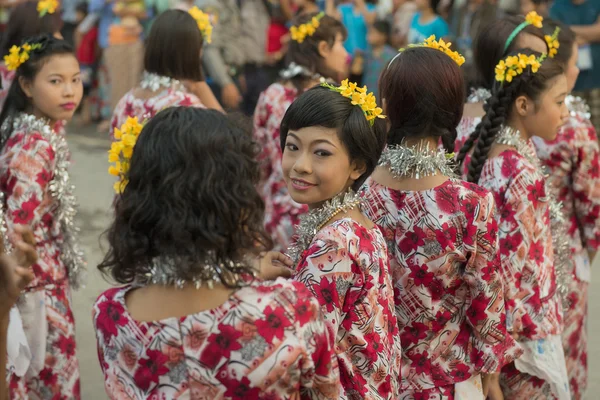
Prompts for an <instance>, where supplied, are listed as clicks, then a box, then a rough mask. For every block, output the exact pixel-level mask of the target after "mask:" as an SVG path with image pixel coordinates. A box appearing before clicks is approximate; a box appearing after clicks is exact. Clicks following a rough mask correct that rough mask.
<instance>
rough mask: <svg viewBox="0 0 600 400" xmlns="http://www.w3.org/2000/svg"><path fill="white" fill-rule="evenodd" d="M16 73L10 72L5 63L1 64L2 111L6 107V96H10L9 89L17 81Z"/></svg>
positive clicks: (0, 100)
mask: <svg viewBox="0 0 600 400" xmlns="http://www.w3.org/2000/svg"><path fill="white" fill-rule="evenodd" d="M15 75H16V71H9V70H8V69H7V68H6V64H5V63H4V61H2V62H0V80H1V81H2V89H0V111H1V110H2V107H4V102H5V101H6V96H7V95H8V89H10V85H11V84H12V81H13V80H14V79H15Z"/></svg>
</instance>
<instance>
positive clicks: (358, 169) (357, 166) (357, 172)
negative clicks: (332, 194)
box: [350, 161, 367, 181]
mask: <svg viewBox="0 0 600 400" xmlns="http://www.w3.org/2000/svg"><path fill="white" fill-rule="evenodd" d="M366 171H367V166H366V165H365V163H364V162H362V161H360V162H357V161H353V162H352V164H350V179H352V180H353V181H355V180H357V179H358V178H360V177H361V176H362V174H364V173H365V172H366Z"/></svg>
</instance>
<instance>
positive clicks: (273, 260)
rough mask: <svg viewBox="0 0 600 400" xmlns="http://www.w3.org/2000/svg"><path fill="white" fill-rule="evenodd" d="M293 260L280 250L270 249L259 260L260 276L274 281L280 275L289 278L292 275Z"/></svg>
mask: <svg viewBox="0 0 600 400" xmlns="http://www.w3.org/2000/svg"><path fill="white" fill-rule="evenodd" d="M292 266H293V262H292V260H291V259H290V258H289V257H288V256H286V255H285V254H283V253H280V252H278V251H269V252H267V253H266V254H264V255H263V256H262V257H261V258H260V260H259V268H260V277H261V278H262V279H264V280H267V281H272V280H274V279H277V278H279V277H284V278H289V277H291V276H292V270H291V267H292Z"/></svg>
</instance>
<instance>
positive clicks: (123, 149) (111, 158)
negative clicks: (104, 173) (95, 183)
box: [108, 117, 144, 194]
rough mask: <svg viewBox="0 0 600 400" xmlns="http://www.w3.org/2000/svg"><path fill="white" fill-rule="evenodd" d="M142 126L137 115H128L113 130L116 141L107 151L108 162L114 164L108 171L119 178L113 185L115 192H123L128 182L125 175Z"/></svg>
mask: <svg viewBox="0 0 600 400" xmlns="http://www.w3.org/2000/svg"><path fill="white" fill-rule="evenodd" d="M143 127H144V125H143V124H141V123H139V122H138V119H137V117H134V118H131V117H129V118H127V121H125V123H124V124H123V125H121V128H120V129H119V128H115V130H114V136H115V139H117V141H116V142H113V144H112V145H111V146H110V150H109V151H108V162H109V163H114V165H111V166H110V167H109V168H108V173H109V174H111V175H114V176H118V177H119V178H120V180H119V181H118V182H115V185H114V186H113V187H114V189H115V192H116V193H117V194H120V193H123V191H124V190H125V187H127V184H128V183H129V180H128V179H127V177H126V176H127V172H129V165H130V161H131V156H132V155H133V147H134V146H135V143H136V142H137V138H138V136H139V135H140V132H141V131H142V128H143Z"/></svg>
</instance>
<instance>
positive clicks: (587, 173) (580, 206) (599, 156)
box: [533, 112, 600, 399]
mask: <svg viewBox="0 0 600 400" xmlns="http://www.w3.org/2000/svg"><path fill="white" fill-rule="evenodd" d="M533 142H534V144H535V146H536V150H537V154H538V156H539V157H540V159H541V160H542V162H543V163H544V164H545V165H546V166H547V167H548V169H549V172H550V175H549V177H548V179H549V180H550V184H551V185H552V187H553V188H555V189H556V193H557V197H558V200H560V201H561V202H562V204H563V213H564V215H565V218H566V219H567V220H568V221H569V226H568V234H569V241H570V245H571V253H572V254H573V258H574V261H575V271H574V273H573V281H572V282H571V288H570V290H569V300H570V306H569V309H568V310H565V316H564V318H565V320H564V331H563V346H564V348H565V357H566V361H567V370H568V372H569V384H570V388H571V395H572V398H573V399H581V398H582V397H583V396H584V394H585V391H586V387H587V313H588V307H587V303H588V287H589V282H590V261H591V260H590V259H589V257H588V251H591V252H595V251H597V250H598V247H600V150H599V148H598V139H597V136H596V130H595V129H594V126H593V125H592V124H591V122H590V120H589V119H588V118H587V117H586V116H584V115H581V114H578V113H575V112H572V116H571V117H570V118H569V121H568V122H567V124H566V125H564V126H563V127H562V128H561V130H560V132H559V134H558V136H557V137H556V139H555V140H553V141H551V142H546V141H543V140H541V139H539V138H534V140H533Z"/></svg>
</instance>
